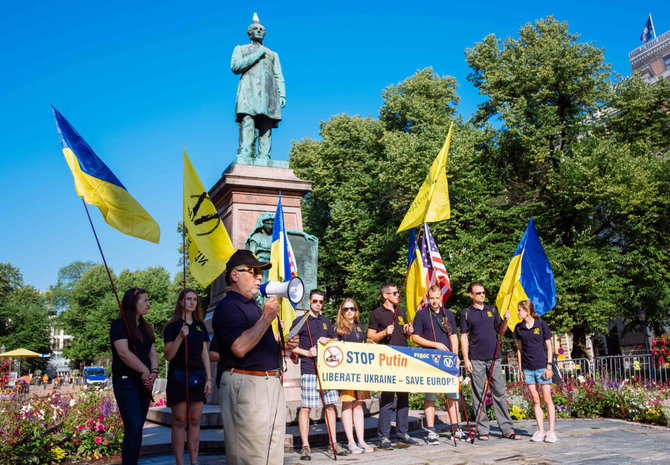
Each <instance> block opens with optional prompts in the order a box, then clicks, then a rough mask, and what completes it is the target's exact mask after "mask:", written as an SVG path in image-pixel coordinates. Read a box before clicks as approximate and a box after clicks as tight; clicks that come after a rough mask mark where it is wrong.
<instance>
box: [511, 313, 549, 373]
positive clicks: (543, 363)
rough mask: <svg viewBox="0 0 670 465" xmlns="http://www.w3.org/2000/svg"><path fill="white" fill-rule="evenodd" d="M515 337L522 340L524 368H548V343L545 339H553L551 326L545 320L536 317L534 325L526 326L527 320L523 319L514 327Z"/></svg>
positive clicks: (522, 364) (522, 362)
mask: <svg viewBox="0 0 670 465" xmlns="http://www.w3.org/2000/svg"><path fill="white" fill-rule="evenodd" d="M514 339H517V340H519V341H521V368H522V369H524V370H539V369H540V368H547V362H548V360H547V345H546V343H545V341H546V340H547V339H551V331H550V330H549V326H547V323H546V322H544V321H543V320H540V319H538V318H535V321H534V322H533V326H532V327H531V328H530V329H529V328H526V322H525V321H523V320H522V321H521V322H519V324H517V325H516V327H515V328H514Z"/></svg>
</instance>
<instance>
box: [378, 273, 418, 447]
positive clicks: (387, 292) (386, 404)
mask: <svg viewBox="0 0 670 465" xmlns="http://www.w3.org/2000/svg"><path fill="white" fill-rule="evenodd" d="M379 292H380V293H381V297H382V299H384V302H383V303H382V304H381V305H380V306H379V307H377V308H375V309H374V310H373V311H372V313H370V321H369V323H368V339H371V340H372V342H375V343H377V344H386V345H391V346H401V347H407V338H408V337H411V336H412V334H413V333H414V328H413V327H412V325H411V324H409V322H408V321H407V313H406V312H405V309H404V308H402V307H401V306H400V293H399V292H398V286H397V285H396V284H395V283H384V284H382V286H381V287H380V289H379ZM396 396H397V397H398V403H397V406H396V434H397V436H398V441H397V446H398V447H408V446H418V445H420V444H419V441H417V440H416V439H414V438H412V437H410V435H409V434H408V433H407V431H408V429H409V393H408V392H382V393H381V396H380V400H379V423H378V426H377V434H378V436H379V448H380V449H382V450H393V445H392V444H391V439H390V436H391V410H392V409H393V400H394V398H395V397H396Z"/></svg>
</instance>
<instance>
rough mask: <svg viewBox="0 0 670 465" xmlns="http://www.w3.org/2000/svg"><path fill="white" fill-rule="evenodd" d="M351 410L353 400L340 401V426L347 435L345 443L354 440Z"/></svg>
mask: <svg viewBox="0 0 670 465" xmlns="http://www.w3.org/2000/svg"><path fill="white" fill-rule="evenodd" d="M353 410H354V402H342V427H343V428H344V434H345V435H346V436H347V444H351V443H352V442H354V424H353V423H354V421H353ZM356 432H358V431H356Z"/></svg>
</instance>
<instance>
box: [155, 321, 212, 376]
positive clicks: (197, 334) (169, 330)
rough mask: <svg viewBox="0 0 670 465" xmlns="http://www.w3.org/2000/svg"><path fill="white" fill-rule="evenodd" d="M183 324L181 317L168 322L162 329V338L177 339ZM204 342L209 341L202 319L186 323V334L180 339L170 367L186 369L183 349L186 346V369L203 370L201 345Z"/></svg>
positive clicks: (166, 340)
mask: <svg viewBox="0 0 670 465" xmlns="http://www.w3.org/2000/svg"><path fill="white" fill-rule="evenodd" d="M183 325H184V319H183V318H180V319H178V320H176V321H173V322H172V323H168V324H167V325H166V326H165V329H164V330H163V340H164V341H165V342H172V341H174V340H175V339H177V336H178V335H179V332H180V331H181V328H182V326H183ZM205 342H209V335H208V334H207V328H206V327H205V324H204V323H203V322H202V321H193V322H192V323H191V324H190V325H188V336H187V337H186V339H182V340H181V343H180V344H179V348H178V349H177V353H176V354H175V356H174V357H173V358H172V360H170V365H169V367H170V369H172V370H182V371H184V370H186V363H185V360H184V350H185V346H188V370H189V371H193V370H204V369H205V366H204V365H203V363H202V347H203V343H205Z"/></svg>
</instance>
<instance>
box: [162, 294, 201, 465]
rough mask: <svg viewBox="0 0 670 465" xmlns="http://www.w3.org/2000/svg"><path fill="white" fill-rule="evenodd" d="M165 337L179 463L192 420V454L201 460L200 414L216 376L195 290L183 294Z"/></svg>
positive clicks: (169, 401) (168, 394)
mask: <svg viewBox="0 0 670 465" xmlns="http://www.w3.org/2000/svg"><path fill="white" fill-rule="evenodd" d="M163 339H164V341H165V359H166V360H168V361H169V362H170V364H169V366H168V379H167V389H166V397H167V405H168V407H170V408H171V409H172V450H173V451H174V455H175V459H176V463H177V465H183V463H184V434H185V429H186V423H187V422H188V453H189V456H190V459H191V463H192V464H194V463H198V449H199V446H200V417H201V415H202V407H203V405H204V403H205V399H206V398H207V396H208V395H209V394H210V392H212V375H211V373H210V366H209V352H208V350H207V343H208V342H209V335H208V334H207V328H206V327H205V324H204V322H203V318H202V308H201V307H200V301H199V300H198V295H197V294H196V293H195V291H194V290H193V289H185V290H183V291H182V292H181V293H180V294H179V297H178V298H177V304H176V305H175V310H174V314H173V315H172V318H171V319H170V321H168V323H167V325H165V329H164V330H163ZM187 352H188V357H187V356H186V354H187Z"/></svg>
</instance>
